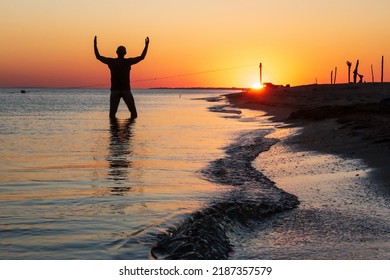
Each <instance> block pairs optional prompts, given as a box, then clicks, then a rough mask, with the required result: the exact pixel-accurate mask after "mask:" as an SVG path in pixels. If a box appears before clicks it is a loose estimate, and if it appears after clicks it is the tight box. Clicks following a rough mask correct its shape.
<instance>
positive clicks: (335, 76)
mask: <svg viewBox="0 0 390 280" xmlns="http://www.w3.org/2000/svg"><path fill="white" fill-rule="evenodd" d="M336 78H337V66H336V67H335V68H334V81H333V84H336Z"/></svg>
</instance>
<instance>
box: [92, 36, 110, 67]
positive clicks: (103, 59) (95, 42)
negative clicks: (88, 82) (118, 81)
mask: <svg viewBox="0 0 390 280" xmlns="http://www.w3.org/2000/svg"><path fill="white" fill-rule="evenodd" d="M93 49H94V51H95V56H96V59H98V60H100V61H101V62H103V63H107V58H106V57H104V56H101V55H100V53H99V49H98V46H97V37H96V36H95V39H94V40H93Z"/></svg>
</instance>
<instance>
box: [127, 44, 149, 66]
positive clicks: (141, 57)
mask: <svg viewBox="0 0 390 280" xmlns="http://www.w3.org/2000/svg"><path fill="white" fill-rule="evenodd" d="M148 47H149V37H146V39H145V47H144V50H143V51H142V53H141V55H140V56H138V57H134V58H131V60H132V64H136V63H138V62H140V61H141V60H143V59H144V58H145V56H146V54H147V52H148Z"/></svg>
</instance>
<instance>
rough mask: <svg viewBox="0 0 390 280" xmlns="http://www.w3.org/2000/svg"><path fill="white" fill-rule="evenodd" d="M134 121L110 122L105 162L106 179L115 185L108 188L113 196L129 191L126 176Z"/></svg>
mask: <svg viewBox="0 0 390 280" xmlns="http://www.w3.org/2000/svg"><path fill="white" fill-rule="evenodd" d="M134 123H135V121H134V119H126V120H118V119H112V120H110V145H109V155H108V157H107V161H108V163H109V171H108V179H109V180H113V181H114V182H115V185H114V186H112V187H110V190H111V192H112V193H113V194H114V195H123V194H124V193H125V192H128V191H130V190H131V186H130V185H129V180H128V174H129V168H131V167H132V162H131V160H130V158H131V155H132V149H131V138H132V134H133V132H132V127H133V125H134Z"/></svg>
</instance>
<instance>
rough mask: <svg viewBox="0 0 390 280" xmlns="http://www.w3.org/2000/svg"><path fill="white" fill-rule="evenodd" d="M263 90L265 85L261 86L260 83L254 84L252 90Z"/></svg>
mask: <svg viewBox="0 0 390 280" xmlns="http://www.w3.org/2000/svg"><path fill="white" fill-rule="evenodd" d="M261 88H263V85H262V84H260V83H259V82H257V83H254V84H253V85H252V89H261Z"/></svg>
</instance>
